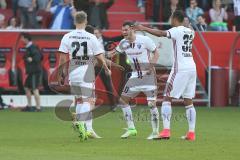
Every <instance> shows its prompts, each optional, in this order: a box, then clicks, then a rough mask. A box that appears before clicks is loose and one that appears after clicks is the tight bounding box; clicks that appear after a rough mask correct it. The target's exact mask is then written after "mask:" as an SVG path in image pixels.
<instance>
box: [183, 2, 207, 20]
mask: <svg viewBox="0 0 240 160" xmlns="http://www.w3.org/2000/svg"><path fill="white" fill-rule="evenodd" d="M186 14H187V16H188V18H189V20H190V22H191V23H192V24H195V23H197V16H198V15H202V14H203V10H202V8H199V7H198V3H197V0H190V7H188V8H187V9H186Z"/></svg>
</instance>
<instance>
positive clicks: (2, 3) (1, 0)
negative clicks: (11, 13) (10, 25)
mask: <svg viewBox="0 0 240 160" xmlns="http://www.w3.org/2000/svg"><path fill="white" fill-rule="evenodd" d="M0 8H1V9H6V8H7V3H6V0H0Z"/></svg>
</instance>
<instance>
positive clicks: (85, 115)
mask: <svg viewBox="0 0 240 160" xmlns="http://www.w3.org/2000/svg"><path fill="white" fill-rule="evenodd" d="M90 109H91V105H90V103H88V102H84V103H83V104H77V106H76V113H77V115H78V116H77V119H78V121H80V122H84V123H85V125H86V129H87V131H92V130H93V128H92V113H91V112H89V111H90ZM79 115H80V116H79Z"/></svg>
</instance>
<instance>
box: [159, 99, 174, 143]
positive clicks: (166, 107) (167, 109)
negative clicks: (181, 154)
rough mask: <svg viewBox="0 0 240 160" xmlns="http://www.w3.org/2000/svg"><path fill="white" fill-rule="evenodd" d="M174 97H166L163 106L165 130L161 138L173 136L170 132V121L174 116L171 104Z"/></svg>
mask: <svg viewBox="0 0 240 160" xmlns="http://www.w3.org/2000/svg"><path fill="white" fill-rule="evenodd" d="M171 102H172V98H171V97H167V96H166V97H164V99H163V102H162V108H161V116H162V120H163V130H162V131H161V132H160V134H159V138H160V139H169V138H170V136H171V132H170V122H171V116H172V106H171Z"/></svg>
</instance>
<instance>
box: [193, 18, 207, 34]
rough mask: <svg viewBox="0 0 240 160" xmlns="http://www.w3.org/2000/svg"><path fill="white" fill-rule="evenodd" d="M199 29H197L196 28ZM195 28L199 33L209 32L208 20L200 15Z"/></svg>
mask: <svg viewBox="0 0 240 160" xmlns="http://www.w3.org/2000/svg"><path fill="white" fill-rule="evenodd" d="M195 27H197V28H195ZM195 27H194V28H195V29H196V30H197V31H207V30H208V25H207V23H206V19H205V17H203V15H199V16H198V17H197V24H196V26H195Z"/></svg>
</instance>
